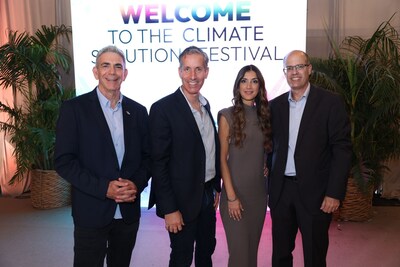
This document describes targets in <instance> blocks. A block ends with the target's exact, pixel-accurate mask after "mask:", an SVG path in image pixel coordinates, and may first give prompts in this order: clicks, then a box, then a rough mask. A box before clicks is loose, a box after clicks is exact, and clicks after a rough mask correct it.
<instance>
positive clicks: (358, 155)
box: [311, 15, 400, 190]
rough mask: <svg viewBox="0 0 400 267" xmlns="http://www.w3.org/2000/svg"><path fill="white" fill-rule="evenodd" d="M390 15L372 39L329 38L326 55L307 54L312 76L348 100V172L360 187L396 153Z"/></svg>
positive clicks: (398, 138) (398, 135)
mask: <svg viewBox="0 0 400 267" xmlns="http://www.w3.org/2000/svg"><path fill="white" fill-rule="evenodd" d="M393 16H394V15H393ZM393 16H392V17H391V18H390V19H389V20H388V21H386V22H383V23H382V24H381V25H379V27H378V28H377V30H376V31H375V32H374V33H373V34H372V36H371V37H370V38H367V39H364V38H361V37H359V36H350V37H346V38H345V39H344V40H343V42H342V43H341V44H340V45H337V44H336V43H335V42H333V41H332V39H329V41H330V44H331V47H332V51H333V52H332V54H331V55H330V56H329V58H328V59H320V58H312V59H311V63H312V65H313V69H314V72H313V74H312V76H311V81H312V82H313V83H315V84H318V85H321V86H324V87H326V88H328V89H330V90H332V91H335V92H337V93H339V94H341V95H342V96H343V98H344V100H345V102H346V106H347V109H348V112H349V117H350V122H351V139H352V143H353V168H352V176H353V178H355V180H356V182H357V183H358V185H359V186H360V188H361V189H362V190H365V189H366V188H368V185H371V184H373V185H374V186H375V187H377V186H379V184H380V182H381V180H382V177H383V175H384V172H385V171H386V170H387V167H386V165H385V162H386V161H387V160H388V159H391V158H398V157H399V155H400V131H399V129H400V61H399V52H400V38H399V34H398V32H397V31H396V29H395V28H394V27H393V26H392V25H391V24H390V21H391V19H392V18H393Z"/></svg>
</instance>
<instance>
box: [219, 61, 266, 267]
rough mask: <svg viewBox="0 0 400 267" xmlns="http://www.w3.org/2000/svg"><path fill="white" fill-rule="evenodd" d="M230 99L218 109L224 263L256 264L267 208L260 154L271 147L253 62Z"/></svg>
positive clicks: (240, 266)
mask: <svg viewBox="0 0 400 267" xmlns="http://www.w3.org/2000/svg"><path fill="white" fill-rule="evenodd" d="M232 102H233V106H232V107H229V108H225V109H223V110H221V111H220V112H219V113H218V129H219V130H218V134H219V139H220V143H221V172H222V180H223V188H222V194H221V201H220V214H221V218H222V223H223V225H224V229H225V233H226V239H227V242H228V251H229V260H228V266H229V267H234V266H237V267H255V266H257V252H258V245H259V242H260V238H261V233H262V228H263V225H264V219H265V214H266V210H267V192H266V181H265V178H264V166H265V164H264V162H265V156H264V155H265V154H266V152H269V151H270V150H271V146H272V143H271V124H270V111H269V107H268V100H267V96H266V89H265V81H264V78H263V76H262V74H261V72H260V70H259V69H258V68H257V67H256V66H254V65H248V66H245V67H243V68H242V69H241V70H240V71H239V73H238V75H237V77H236V80H235V84H234V88H233V100H232Z"/></svg>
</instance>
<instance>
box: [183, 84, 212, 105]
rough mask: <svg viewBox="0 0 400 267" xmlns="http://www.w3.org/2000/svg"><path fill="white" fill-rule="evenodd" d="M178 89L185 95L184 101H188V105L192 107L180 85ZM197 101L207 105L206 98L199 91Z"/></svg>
mask: <svg viewBox="0 0 400 267" xmlns="http://www.w3.org/2000/svg"><path fill="white" fill-rule="evenodd" d="M179 90H180V91H181V93H182V95H183V96H184V97H185V99H186V102H188V104H189V106H190V107H191V108H192V106H191V105H190V102H189V101H188V99H187V98H186V95H185V94H184V93H183V89H182V86H181V87H179ZM199 102H200V104H201V105H202V106H206V105H207V99H206V98H205V97H204V96H203V95H202V94H200V93H199Z"/></svg>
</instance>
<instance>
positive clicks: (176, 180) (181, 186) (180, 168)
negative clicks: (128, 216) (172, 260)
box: [149, 89, 221, 222]
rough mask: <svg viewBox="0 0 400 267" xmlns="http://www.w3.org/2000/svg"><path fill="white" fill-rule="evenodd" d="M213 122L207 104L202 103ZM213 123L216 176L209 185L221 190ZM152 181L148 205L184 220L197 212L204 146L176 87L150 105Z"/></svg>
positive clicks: (185, 103) (201, 189) (200, 194)
mask: <svg viewBox="0 0 400 267" xmlns="http://www.w3.org/2000/svg"><path fill="white" fill-rule="evenodd" d="M205 108H206V109H207V113H208V115H209V116H210V117H211V120H212V121H213V122H214V119H213V117H212V115H211V112H210V106H209V105H208V104H207V106H206V107H205ZM213 125H214V132H215V136H214V138H215V144H216V157H215V159H216V160H215V166H216V176H215V178H214V179H213V180H212V186H213V187H214V189H215V190H216V191H218V192H220V191H221V175H220V167H219V166H220V161H219V158H220V156H219V153H220V152H219V140H218V134H217V130H216V127H215V123H214V124H213ZM150 132H151V138H150V139H151V151H152V152H151V154H152V161H153V164H152V182H151V192H150V200H149V208H151V207H153V206H154V204H156V213H157V215H158V216H159V217H164V215H165V214H169V213H172V212H175V211H178V210H179V211H180V212H181V213H182V216H183V219H184V221H186V222H187V221H191V220H193V219H194V218H195V217H196V216H198V214H199V213H200V208H201V205H202V199H203V193H204V179H205V149H204V145H203V141H202V139H201V135H200V131H199V129H198V127H197V124H196V120H195V119H194V117H193V113H192V111H191V109H190V107H189V105H188V103H187V101H186V99H185V97H184V95H183V94H182V92H181V91H180V89H178V90H176V91H175V92H174V93H172V94H170V95H168V96H166V97H164V98H163V99H161V100H159V101H157V102H156V103H154V104H153V105H152V106H151V109H150Z"/></svg>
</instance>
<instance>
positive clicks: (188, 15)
mask: <svg viewBox="0 0 400 267" xmlns="http://www.w3.org/2000/svg"><path fill="white" fill-rule="evenodd" d="M121 16H122V20H123V22H124V23H125V24H129V21H130V18H132V21H133V23H134V24H138V23H140V21H142V22H144V23H173V22H175V21H178V22H182V23H186V22H191V21H197V22H204V21H208V20H213V21H220V20H221V19H222V18H225V17H226V18H227V20H228V21H246V20H250V19H251V18H250V1H238V2H235V3H232V2H229V3H227V4H226V5H225V6H220V5H219V4H217V3H215V4H213V5H211V4H206V3H204V4H196V5H179V6H176V7H175V8H171V7H170V6H167V5H165V4H161V5H157V4H149V5H138V6H133V5H131V6H128V7H127V8H126V9H125V8H124V7H121Z"/></svg>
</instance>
